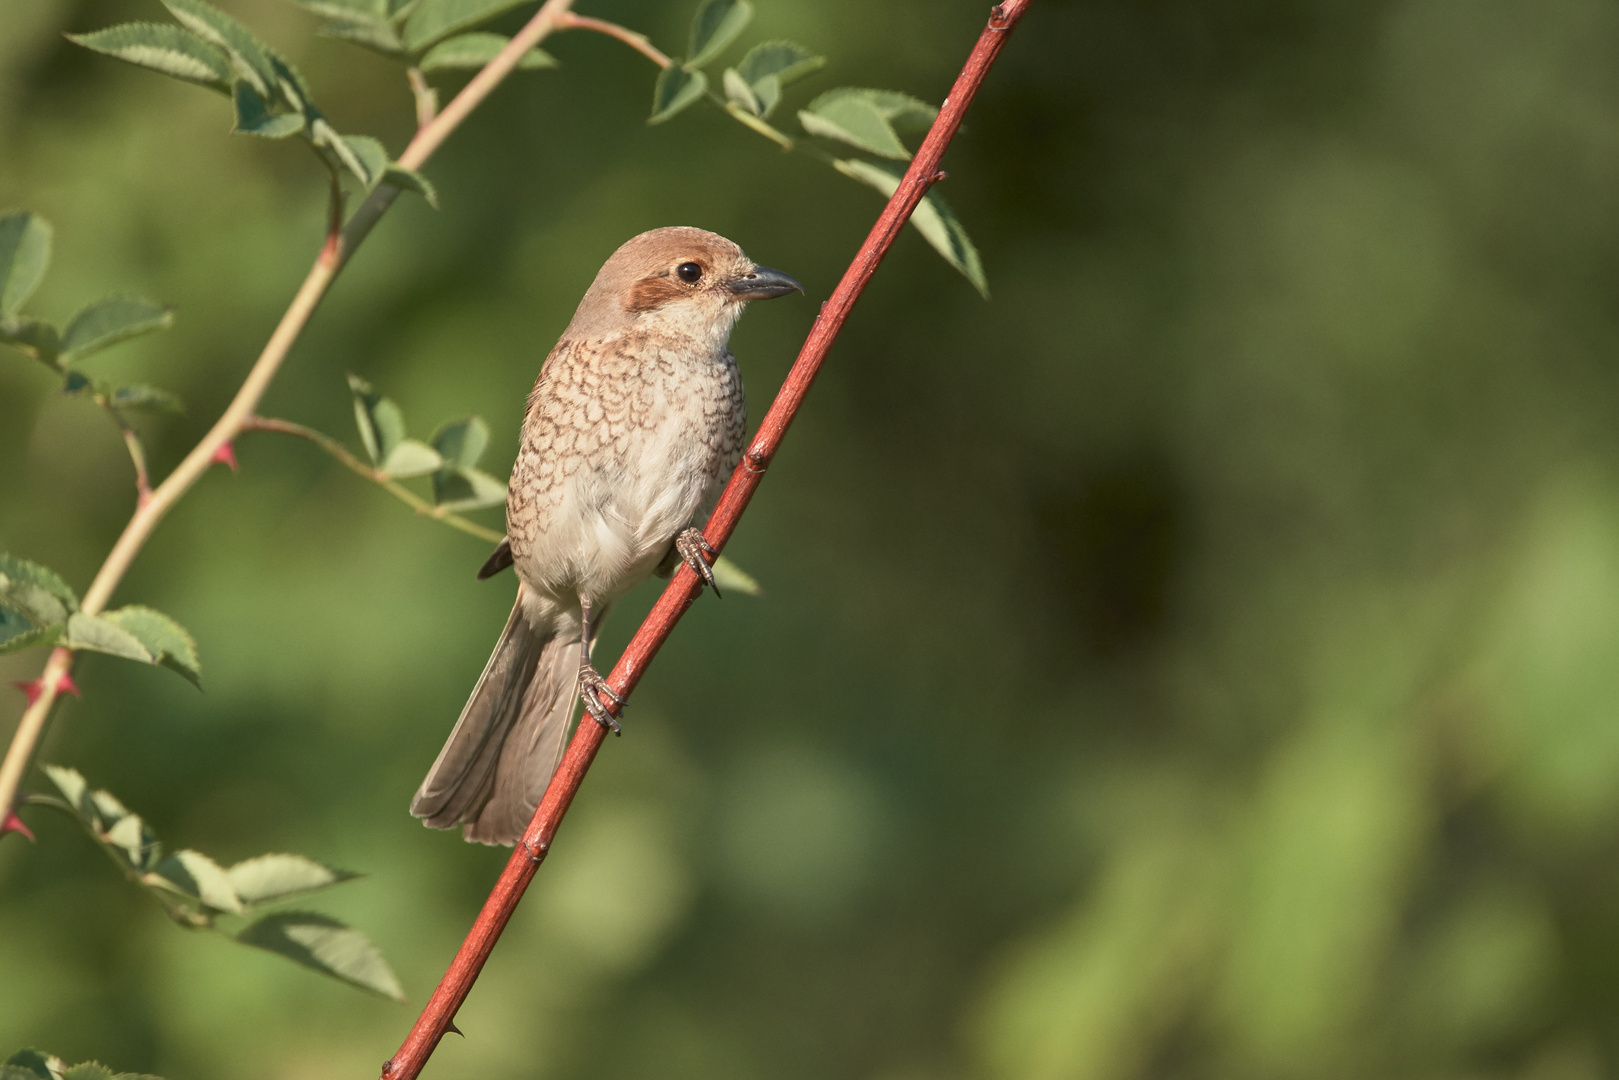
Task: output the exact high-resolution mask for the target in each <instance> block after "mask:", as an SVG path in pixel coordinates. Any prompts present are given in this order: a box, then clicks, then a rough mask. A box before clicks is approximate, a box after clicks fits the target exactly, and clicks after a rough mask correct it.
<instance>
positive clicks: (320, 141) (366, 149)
mask: <svg viewBox="0 0 1619 1080" xmlns="http://www.w3.org/2000/svg"><path fill="white" fill-rule="evenodd" d="M309 141H310V142H311V143H313V144H314V146H315V147H316V149H318V150H319V151H320V152H321V156H322V157H323V158H324V159H325V161H326V164H327V165H328V166H329V167H330V168H331V169H332V171H333V172H342V171H343V170H345V169H346V170H348V171H349V172H350V173H352V174H353V175H354V177H355V179H357V180H359V181H360V183H361V184H362V185H363V186H364V187H365V188H366V190H368V191H369V190H370V189H371V187H372V186H373V185H374V184H375V183H376V181H377V176H376V174H375V173H374V172H373V171H372V169H371V168H370V167H369V166H368V165H367V164H366V162H365V160H364V159H362V158H361V156H360V154H361V153H365V154H367V155H369V156H370V157H371V158H372V160H373V163H375V161H376V159H377V158H380V159H381V161H382V162H386V161H387V160H388V152H387V151H386V150H384V149H383V148H382V144H381V143H380V142H378V141H377V140H375V139H373V138H371V137H370V136H369V135H356V136H354V142H353V143H351V142H350V141H349V140H348V139H346V138H344V137H343V136H342V135H339V134H338V133H337V129H336V128H334V127H333V126H332V125H331V124H329V123H327V122H326V118H325V117H323V116H314V117H311V118H310V119H309ZM356 147H358V150H357V149H356Z"/></svg>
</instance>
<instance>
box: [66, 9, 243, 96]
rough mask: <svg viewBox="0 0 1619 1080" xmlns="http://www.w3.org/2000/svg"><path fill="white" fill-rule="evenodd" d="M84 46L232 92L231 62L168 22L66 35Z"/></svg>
mask: <svg viewBox="0 0 1619 1080" xmlns="http://www.w3.org/2000/svg"><path fill="white" fill-rule="evenodd" d="M65 36H66V37H67V39H68V40H69V41H71V42H73V43H74V44H75V45H82V46H84V47H85V48H86V49H92V50H94V51H95V52H98V53H105V54H106V55H107V56H113V57H117V58H118V59H119V60H123V61H124V62H126V63H130V64H135V65H137V66H138V67H143V68H149V69H151V70H152V71H156V72H160V73H162V74H164V75H167V76H169V77H170V78H174V79H181V80H183V81H185V82H189V83H196V84H197V85H198V86H206V87H208V88H209V89H210V90H218V91H219V92H220V93H222V94H229V93H230V84H231V65H230V59H229V58H228V57H227V56H226V55H225V54H224V53H222V52H220V51H219V50H218V49H216V48H214V46H212V45H210V44H209V43H208V42H207V41H205V40H203V39H202V38H200V37H198V36H197V35H196V34H193V33H192V32H191V31H189V30H186V29H184V28H183V27H179V26H171V25H169V24H168V23H124V24H123V25H122V26H110V27H108V28H107V29H105V30H97V31H95V32H94V33H90V34H67V35H65Z"/></svg>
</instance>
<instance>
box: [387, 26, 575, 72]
mask: <svg viewBox="0 0 1619 1080" xmlns="http://www.w3.org/2000/svg"><path fill="white" fill-rule="evenodd" d="M510 42H511V38H509V37H507V36H506V35H505V34H487V33H475V34H460V35H458V36H456V37H453V38H450V39H449V40H447V41H441V42H439V43H438V44H437V45H435V46H433V47H432V48H431V49H429V50H428V51H427V55H426V56H423V57H422V59H421V61H420V62H419V63H418V64H417V65H416V66H417V67H419V68H421V69H422V70H423V71H450V70H455V69H461V68H481V67H483V66H484V65H485V64H487V63H489V61H491V60H493V59H494V58H495V55H496V54H497V53H499V52H500V50H502V49H504V48H505V47H506V46H507V45H508V44H509V43H510ZM556 66H557V62H556V58H555V57H553V56H552V55H551V54H550V53H547V52H545V51H544V50H542V49H530V50H529V51H528V52H526V53H524V54H523V58H522V59H521V60H519V61H518V62H517V68H518V70H519V71H535V70H538V69H540V68H554V67H556Z"/></svg>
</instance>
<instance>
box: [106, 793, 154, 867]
mask: <svg viewBox="0 0 1619 1080" xmlns="http://www.w3.org/2000/svg"><path fill="white" fill-rule="evenodd" d="M95 794H96V796H97V797H98V798H97V806H98V809H99V808H100V805H101V802H102V800H101V799H100V798H99V796H107V798H111V796H110V795H107V792H105V791H98V792H96V793H95ZM112 801H113V803H114V804H116V805H117V808H118V810H120V811H122V813H119V814H116V815H114V814H111V813H106V814H103V816H102V820H103V821H104V822H110V824H109V825H108V826H107V831H106V832H105V833H102V834H100V835H98V836H97V839H98V840H100V841H101V842H102V843H103V844H105V845H106V846H107V847H109V848H111V849H112V850H113V853H114V854H115V855H117V856H118V858H119V860H120V861H121V862H123V864H124V866H125V868H126V869H128V870H133V871H136V872H142V871H148V870H151V869H152V867H154V866H156V865H157V864H158V863H159V862H160V861H161V860H162V858H163V844H162V843H161V842H160V841H159V840H158V838H157V833H155V832H153V831H152V829H151V827H150V826H148V825H147V824H146V822H144V821H142V820H141V818H140V815H138V814H131V813H130V812H129V811H127V810H124V808H123V804H121V803H118V801H117V800H116V799H113V800H112Z"/></svg>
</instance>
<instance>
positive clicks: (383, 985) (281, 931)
mask: <svg viewBox="0 0 1619 1080" xmlns="http://www.w3.org/2000/svg"><path fill="white" fill-rule="evenodd" d="M236 940H237V941H240V942H242V943H243V944H244V945H252V946H255V947H257V948H260V949H267V950H269V951H270V952H273V953H280V954H281V955H282V956H285V957H287V958H288V959H289V960H292V961H294V962H296V963H299V964H303V965H304V966H305V967H309V968H313V969H314V970H316V971H319V972H321V973H322V974H325V975H330V976H332V977H333V978H337V979H341V980H343V981H344V982H346V983H350V984H352V985H354V986H358V987H359V988H360V989H362V990H369V991H370V992H371V993H373V994H380V995H381V996H383V997H387V998H392V999H393V1000H395V1001H401V1002H402V1001H404V1000H405V991H404V989H403V988H402V987H401V986H400V985H399V979H398V978H397V977H395V975H394V973H393V969H392V968H390V967H389V966H388V962H387V961H386V960H384V959H383V958H382V953H381V952H379V951H378V950H377V947H376V946H375V945H373V944H371V942H370V941H369V940H367V938H366V936H365V935H364V934H362V933H360V932H359V931H358V930H355V929H353V928H352V927H349V926H345V925H344V924H343V923H340V922H338V921H337V920H336V919H333V918H331V917H330V916H327V915H320V914H316V913H315V912H310V911H281V912H276V913H275V914H273V915H266V916H265V917H264V918H262V919H259V920H258V921H257V922H254V923H252V924H250V925H249V926H247V927H246V928H245V929H243V930H242V931H241V932H240V933H238V934H237V935H236Z"/></svg>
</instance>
